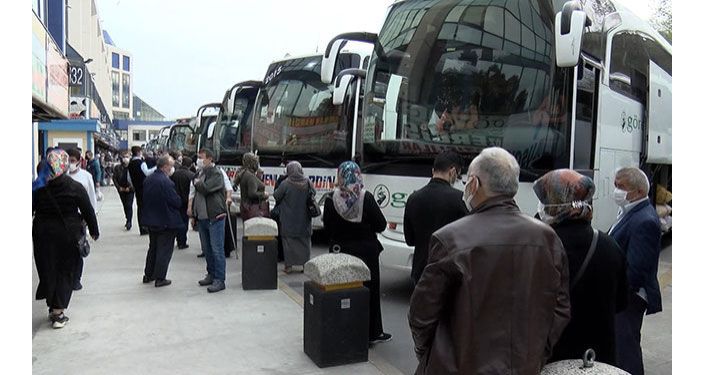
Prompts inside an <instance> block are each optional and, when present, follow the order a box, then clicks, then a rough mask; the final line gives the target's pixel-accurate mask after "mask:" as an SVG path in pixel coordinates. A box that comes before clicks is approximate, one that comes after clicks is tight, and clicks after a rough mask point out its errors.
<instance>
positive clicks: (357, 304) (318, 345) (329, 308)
mask: <svg viewBox="0 0 705 375" xmlns="http://www.w3.org/2000/svg"><path fill="white" fill-rule="evenodd" d="M304 274H305V275H306V276H308V277H309V278H310V279H311V281H307V282H305V283H304V353H306V355H308V356H309V358H311V360H313V362H314V363H315V364H316V365H317V366H318V367H330V366H338V365H344V364H349V363H357V362H366V361H367V350H368V346H369V339H368V335H369V333H368V332H369V319H370V316H369V314H370V313H369V304H370V291H369V290H368V289H367V288H365V287H364V286H363V285H362V282H363V281H367V280H370V270H369V268H367V266H366V265H365V263H363V262H362V260H360V259H358V258H356V257H354V256H351V255H347V254H324V255H320V256H317V257H315V258H313V259H311V260H309V261H308V262H307V263H306V264H305V265H304Z"/></svg>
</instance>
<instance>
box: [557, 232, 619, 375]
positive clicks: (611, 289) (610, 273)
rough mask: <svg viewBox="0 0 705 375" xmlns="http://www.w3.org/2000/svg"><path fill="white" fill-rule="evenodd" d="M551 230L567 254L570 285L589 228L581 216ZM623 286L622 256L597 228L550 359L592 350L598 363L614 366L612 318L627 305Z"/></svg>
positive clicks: (589, 236) (586, 246)
mask: <svg viewBox="0 0 705 375" xmlns="http://www.w3.org/2000/svg"><path fill="white" fill-rule="evenodd" d="M553 229H554V230H555V231H556V234H558V237H560V239H561V242H562V243H563V248H564V249H565V251H566V254H567V255H568V266H569V269H570V282H571V284H572V283H573V279H574V278H575V276H576V274H577V273H578V270H580V267H581V266H582V264H583V261H584V260H585V256H586V255H587V252H588V249H589V248H590V243H591V242H592V236H593V231H592V227H591V226H590V223H589V222H588V221H585V220H566V221H564V222H561V223H559V224H556V225H554V226H553ZM627 287H628V286H627V262H626V258H625V257H624V255H623V254H622V252H621V251H620V248H619V245H617V243H616V242H615V241H614V240H613V239H612V238H611V237H610V236H609V235H607V234H605V233H602V232H600V234H599V236H598V238H597V248H596V249H595V253H594V254H593V256H592V258H591V259H590V262H589V263H588V266H587V268H586V269H585V272H584V273H583V276H582V277H581V278H580V280H579V281H578V283H577V284H575V286H574V287H573V289H572V290H571V291H570V316H571V318H570V322H569V323H568V326H566V328H565V330H564V331H563V334H562V335H561V338H560V339H559V340H558V343H557V344H556V346H555V347H554V348H553V355H552V357H551V359H550V361H549V362H553V361H560V360H563V359H579V358H582V356H583V354H584V353H585V351H586V350H587V349H589V348H592V349H593V350H595V353H596V354H597V358H598V360H599V361H600V362H604V363H607V364H610V365H613V366H616V351H615V350H616V349H615V328H614V316H615V314H616V313H617V312H619V311H622V310H623V309H624V308H625V307H626V305H627Z"/></svg>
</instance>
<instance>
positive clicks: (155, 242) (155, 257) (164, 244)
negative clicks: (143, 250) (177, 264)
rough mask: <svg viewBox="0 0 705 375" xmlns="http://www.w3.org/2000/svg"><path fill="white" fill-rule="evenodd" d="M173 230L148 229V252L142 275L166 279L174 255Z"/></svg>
mask: <svg viewBox="0 0 705 375" xmlns="http://www.w3.org/2000/svg"><path fill="white" fill-rule="evenodd" d="M175 238H176V230H174V229H162V230H159V229H152V228H150V229H149V250H148V251H147V259H146V260H145V265H144V275H145V276H147V277H149V278H152V279H155V280H164V279H166V273H167V270H168V269H169V262H171V255H172V254H173V253H174V239H175Z"/></svg>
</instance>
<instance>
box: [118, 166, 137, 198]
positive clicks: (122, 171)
mask: <svg viewBox="0 0 705 375" xmlns="http://www.w3.org/2000/svg"><path fill="white" fill-rule="evenodd" d="M128 165H129V164H128ZM128 173H129V172H128V171H127V165H123V164H122V163H120V164H119V165H117V166H116V167H115V173H113V184H115V187H116V188H123V189H124V188H130V191H134V190H135V189H134V188H133V187H132V185H131V184H130V181H129V180H128V179H127V174H128ZM118 191H119V190H118ZM119 192H120V193H125V192H124V191H119Z"/></svg>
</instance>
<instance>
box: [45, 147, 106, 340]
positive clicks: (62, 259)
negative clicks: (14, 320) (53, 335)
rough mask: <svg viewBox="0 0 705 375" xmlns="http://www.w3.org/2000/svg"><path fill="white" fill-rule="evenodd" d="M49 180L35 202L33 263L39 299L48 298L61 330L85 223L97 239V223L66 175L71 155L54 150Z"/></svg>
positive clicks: (85, 196) (53, 318)
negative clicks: (79, 240)
mask: <svg viewBox="0 0 705 375" xmlns="http://www.w3.org/2000/svg"><path fill="white" fill-rule="evenodd" d="M47 165H48V177H47V183H46V185H45V186H44V187H41V188H39V189H37V191H36V197H35V199H34V200H33V202H32V211H33V213H34V221H33V223H32V240H33V244H34V261H35V264H36V267H37V274H38V275H39V286H38V287H37V294H36V299H46V303H47V306H49V320H50V321H51V322H52V325H53V327H54V328H62V327H63V326H64V325H65V324H66V322H68V320H69V318H68V317H67V316H66V315H64V310H65V309H66V308H67V307H68V305H69V301H70V300H71V294H72V292H73V285H74V278H73V276H74V272H75V268H76V264H77V263H78V259H77V258H78V257H80V256H81V255H80V254H79V252H78V239H79V237H80V236H81V235H82V234H83V230H84V229H83V228H84V226H83V221H85V222H86V223H87V224H88V229H89V231H90V235H91V237H93V239H94V240H97V239H98V221H97V219H96V216H95V211H94V210H93V206H92V205H91V201H90V199H89V198H88V193H86V189H85V188H84V187H83V185H81V184H80V183H78V182H76V181H74V180H73V179H72V178H71V177H69V176H68V175H67V173H66V172H67V171H68V169H69V155H68V154H67V153H66V152H65V151H64V150H61V149H54V150H53V151H51V152H50V153H49V154H48V155H47Z"/></svg>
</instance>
